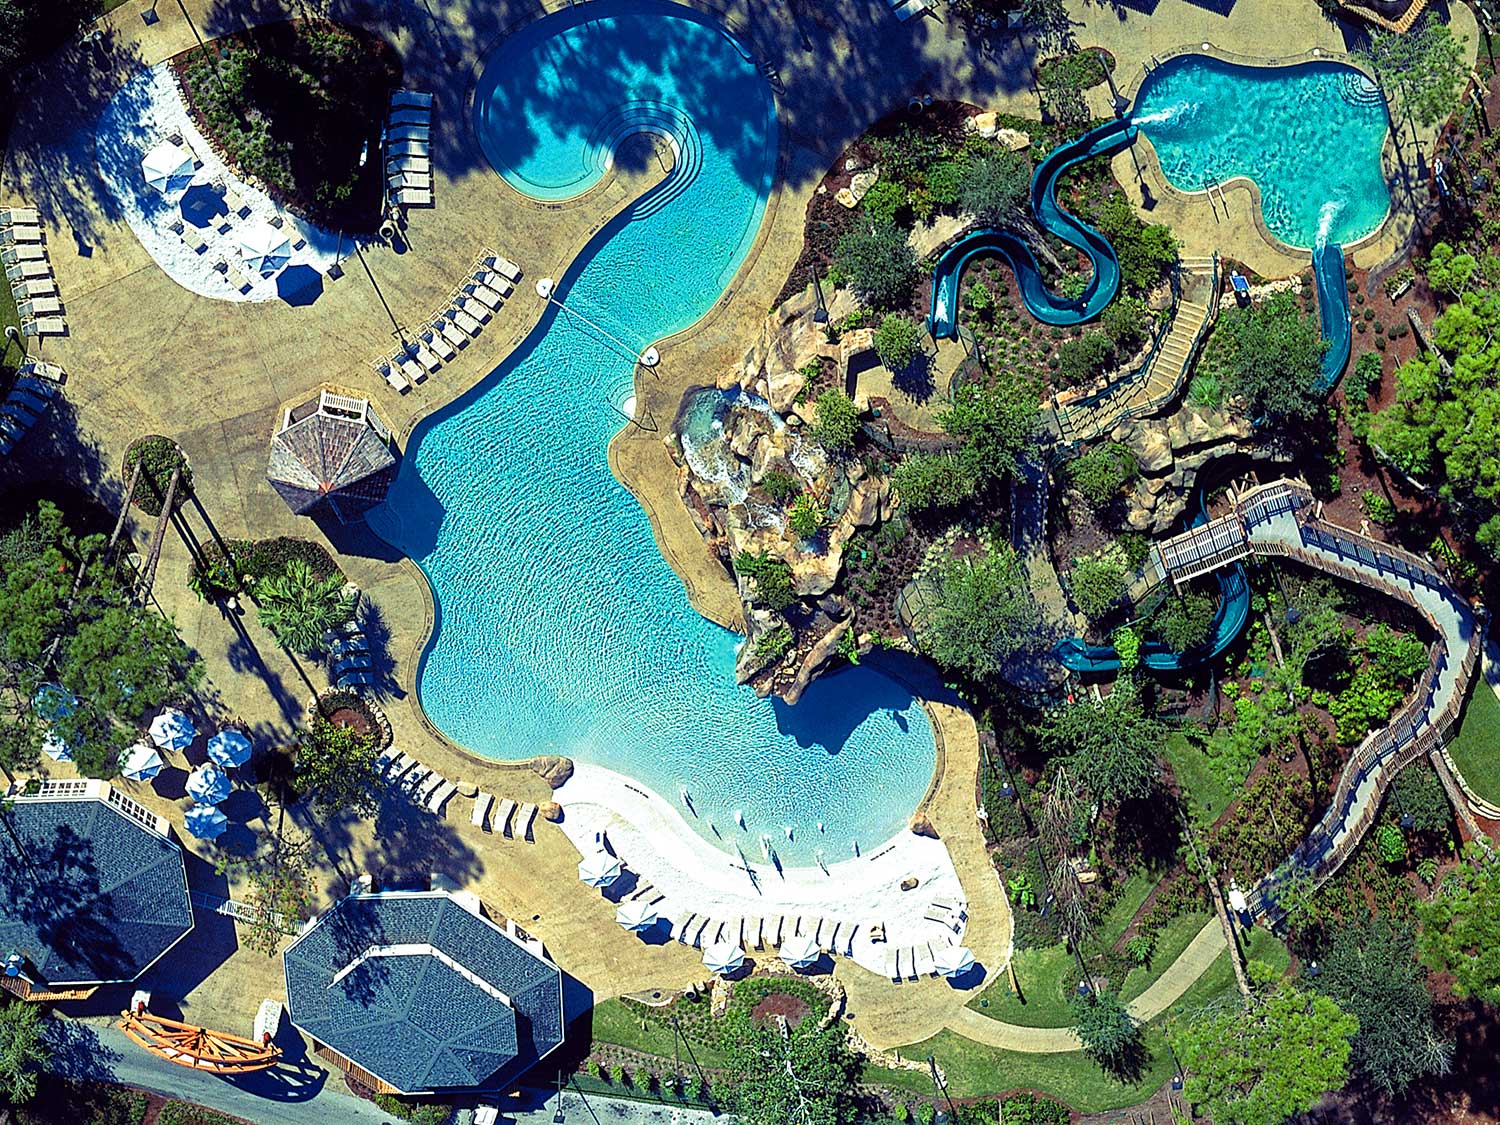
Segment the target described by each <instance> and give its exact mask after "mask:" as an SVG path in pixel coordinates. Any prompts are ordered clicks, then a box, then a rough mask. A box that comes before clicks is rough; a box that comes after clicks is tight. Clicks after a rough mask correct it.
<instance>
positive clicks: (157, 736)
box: [151, 707, 198, 750]
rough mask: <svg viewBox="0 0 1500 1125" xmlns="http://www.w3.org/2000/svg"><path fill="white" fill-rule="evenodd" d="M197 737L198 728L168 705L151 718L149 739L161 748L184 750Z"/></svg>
mask: <svg viewBox="0 0 1500 1125" xmlns="http://www.w3.org/2000/svg"><path fill="white" fill-rule="evenodd" d="M197 737H198V728H197V727H195V726H193V720H192V719H189V718H188V717H187V716H186V715H184V714H183V713H182V712H181V711H179V710H177V709H176V708H174V707H168V708H166V709H165V710H163V711H162V713H161V714H160V715H158V716H156V718H154V719H152V720H151V741H152V742H154V743H156V744H157V745H158V746H160V747H161V748H162V749H163V750H186V749H187V748H188V747H189V746H191V745H192V744H193V739H195V738H197Z"/></svg>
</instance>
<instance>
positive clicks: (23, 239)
mask: <svg viewBox="0 0 1500 1125" xmlns="http://www.w3.org/2000/svg"><path fill="white" fill-rule="evenodd" d="M41 240H42V228H41V227H0V246H11V245H18V244H21V243H27V242H29V243H37V242H40V241H41Z"/></svg>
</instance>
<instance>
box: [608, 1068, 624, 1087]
mask: <svg viewBox="0 0 1500 1125" xmlns="http://www.w3.org/2000/svg"><path fill="white" fill-rule="evenodd" d="M609 1080H610V1081H611V1082H613V1083H614V1084H615V1085H616V1086H623V1085H624V1084H625V1068H624V1067H623V1066H621V1065H620V1064H619V1063H615V1065H614V1066H612V1067H610V1068H609Z"/></svg>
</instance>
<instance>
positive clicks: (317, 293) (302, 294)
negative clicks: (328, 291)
mask: <svg viewBox="0 0 1500 1125" xmlns="http://www.w3.org/2000/svg"><path fill="white" fill-rule="evenodd" d="M276 295H277V296H278V297H280V298H281V299H282V300H283V301H285V302H286V303H287V304H289V305H291V306H292V307H294V308H301V307H304V306H306V305H310V304H312V303H313V302H314V301H316V300H317V299H318V298H319V297H321V296H322V295H323V275H322V274H320V273H319V272H318V271H317V270H315V269H314V268H313V267H312V266H310V265H308V264H307V263H305V262H299V263H297V265H295V266H287V268H286V269H284V270H282V271H281V272H280V273H279V274H277V275H276Z"/></svg>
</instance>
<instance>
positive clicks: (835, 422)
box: [812, 387, 859, 453]
mask: <svg viewBox="0 0 1500 1125" xmlns="http://www.w3.org/2000/svg"><path fill="white" fill-rule="evenodd" d="M857 433H859V408H858V407H856V406H855V405H854V400H853V399H852V398H850V397H849V396H848V395H846V394H845V393H844V392H843V391H841V390H839V389H838V388H836V387H835V388H830V389H829V390H826V391H824V392H823V393H822V394H820V395H819V396H818V420H817V422H815V423H814V424H813V427H812V434H813V437H815V438H817V439H818V441H820V442H821V443H822V444H823V446H824V447H825V448H827V449H828V450H829V451H831V452H833V453H842V452H843V451H845V450H847V449H849V448H851V447H852V446H853V445H854V435H855V434H857Z"/></svg>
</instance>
